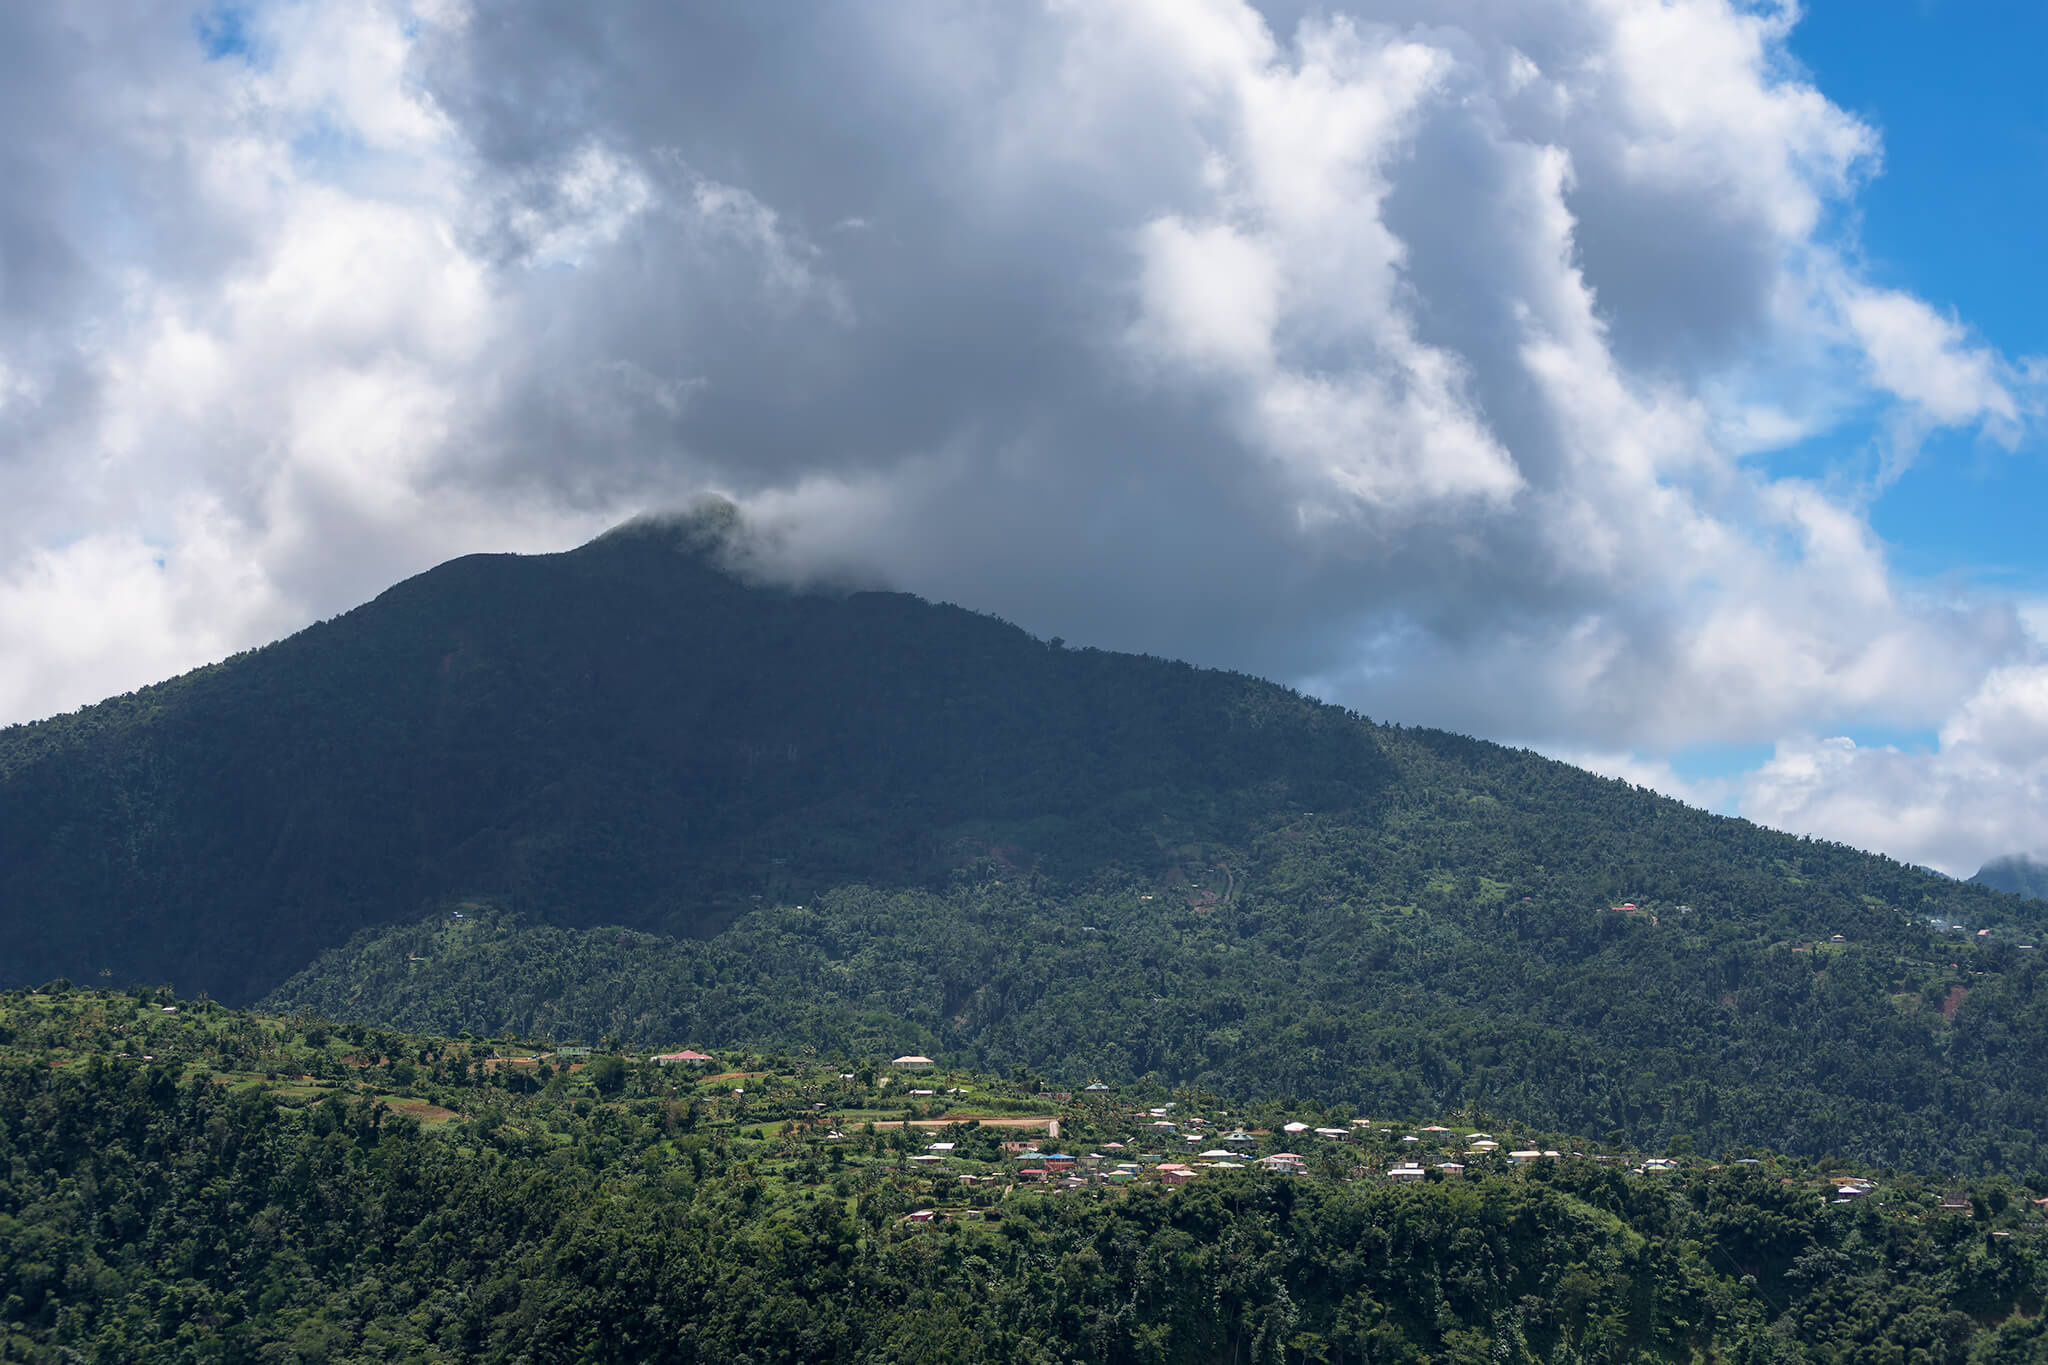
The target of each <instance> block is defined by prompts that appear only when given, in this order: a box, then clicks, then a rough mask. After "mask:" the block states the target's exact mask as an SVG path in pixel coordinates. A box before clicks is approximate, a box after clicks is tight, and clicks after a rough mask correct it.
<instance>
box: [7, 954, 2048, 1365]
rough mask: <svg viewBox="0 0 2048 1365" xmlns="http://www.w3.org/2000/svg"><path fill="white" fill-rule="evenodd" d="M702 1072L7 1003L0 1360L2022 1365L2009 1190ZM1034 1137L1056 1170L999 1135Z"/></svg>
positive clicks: (1523, 1132) (126, 1002)
mask: <svg viewBox="0 0 2048 1365" xmlns="http://www.w3.org/2000/svg"><path fill="white" fill-rule="evenodd" d="M708 1066H715V1067H718V1068H721V1069H720V1070H719V1071H716V1072H714V1073H711V1074H705V1070H703V1069H690V1068H687V1067H681V1068H679V1067H675V1066H662V1065H658V1064H656V1063H653V1062H651V1061H650V1060H648V1059H647V1057H646V1056H644V1055H643V1054H640V1053H623V1052H619V1051H612V1050H607V1049H604V1048H599V1049H596V1050H593V1051H589V1052H585V1051H583V1050H581V1049H578V1050H575V1051H573V1052H561V1051H540V1050H536V1049H535V1048H534V1045H533V1042H532V1040H521V1039H510V1038H505V1039H496V1040H486V1039H479V1038H476V1037H473V1036H471V1037H458V1038H446V1037H432V1036H425V1035H419V1034H410V1033H402V1032H398V1031H395V1030H390V1029H381V1028H366V1027H364V1026H360V1025H338V1026H336V1025H328V1024H323V1023H320V1022H318V1021H316V1020H313V1019H312V1018H310V1017H280V1016H265V1015H258V1014H250V1013H243V1012H237V1011H232V1010H228V1009H224V1008H222V1007H219V1006H216V1005H211V1004H208V1003H206V1002H203V1001H194V1000H181V999H174V998H173V997H171V996H169V995H168V994H167V993H159V992H147V991H143V990H140V989H138V990H133V991H128V992H113V991H91V990H83V989H78V988H73V987H71V986H69V985H68V983H61V982H59V983H52V984H51V985H49V986H48V987H46V988H45V989H43V990H41V991H38V992H27V991H16V992H12V993H10V994H7V995H5V996H4V997H0V1359H10V1360H53V1361H54V1360H89V1361H110V1362H111V1361H120V1362H129V1361H133V1362H156V1361H166V1362H168V1361H180V1362H182V1361H273V1360H286V1361H323V1362H336V1363H337V1365H338V1363H339V1362H356V1361H392V1360H408V1361H414V1360H417V1361H436V1360H439V1361H458V1360H462V1361H467V1360H502V1361H527V1362H549V1361H585V1360H636V1361H711V1360H718V1361H758V1362H766V1361H782V1360H818V1361H931V1362H950V1361H977V1360H987V1361H1034V1362H1036V1361H1043V1362H1052V1361H1068V1360H1097V1361H1117V1362H1121V1361H1133V1362H1136V1361H1165V1360H1174V1361H1203V1362H1207V1361H1214V1362H1224V1361H1240V1362H1269V1361H1270V1362H1294V1361H1320V1362H1365V1361H1370V1362H1375V1363H1378V1362H1416V1363H1417V1365H1421V1363H1422V1362H1458V1363H1459V1365H1491V1363H1498V1362H1506V1363H1508V1365H1517V1363H1519V1362H1533V1361H1575V1362H1576V1361H1584V1362H1602V1361H1701V1362H1704V1361H1707V1360H1715V1361H1733V1362H1746V1363H1750V1362H1791V1361H1809V1360H1823V1361H1843V1362H1848V1361H1858V1362H1860V1361H1892V1360H1898V1361H1905V1360H1913V1361H1927V1362H1937V1363H1940V1365H1994V1363H1996V1365H2008V1363H2011V1365H2018V1362H2026V1361H2038V1360H2039V1359H2041V1358H2042V1351H2043V1349H2044V1344H2048V1338H2044V1336H2043V1325H2044V1320H2043V1319H2042V1317H2041V1316H2040V1311H2041V1306H2042V1303H2043V1299H2044V1297H2048V1241H2044V1221H2043V1216H2042V1211H2041V1207H2040V1205H2039V1203H2038V1202H2037V1201H2039V1199H2040V1193H2039V1190H2040V1188H2041V1186H2039V1185H2038V1184H2037V1185H2031V1186H2030V1185H2027V1184H2024V1183H2013V1182H2011V1181H2009V1180H2007V1179H2005V1178H2003V1177H1993V1178H1988V1179H1977V1180H1953V1181H1951V1180H1943V1179H1939V1178H1929V1177H1926V1176H1921V1175H1912V1174H1902V1173H1899V1172H1878V1171H1866V1170H1862V1169H1859V1168H1857V1167H1855V1166H1854V1165H1853V1164H1850V1163H1843V1162H1840V1161H1833V1160H1830V1161H1823V1162H1817V1163H1816V1162H1807V1161H1801V1160H1795V1159H1787V1158H1783V1157H1778V1156H1773V1155H1771V1154H1769V1153H1767V1152H1758V1153H1756V1154H1754V1155H1752V1156H1750V1157H1748V1158H1745V1159H1744V1160H1742V1161H1735V1160H1729V1161H1727V1162H1725V1163H1712V1162H1707V1161H1705V1160H1703V1159H1701V1158H1700V1157H1698V1156H1696V1155H1691V1154H1686V1153H1683V1152H1682V1151H1681V1152H1680V1153H1679V1154H1678V1155H1677V1156H1675V1157H1674V1158H1673V1159H1672V1160H1671V1161H1670V1162H1669V1163H1668V1165H1669V1167H1670V1169H1669V1170H1668V1171H1666V1170H1664V1169H1663V1168H1664V1166H1665V1165H1666V1164H1667V1163H1664V1162H1658V1161H1647V1160H1645V1159H1644V1158H1643V1154H1641V1153H1638V1152H1634V1151H1631V1150H1628V1149H1626V1148H1614V1147H1607V1146H1598V1147H1594V1148H1589V1149H1578V1150H1571V1149H1563V1150H1558V1151H1555V1152H1554V1153H1552V1155H1551V1156H1550V1157H1549V1158H1544V1159H1534V1158H1536V1157H1537V1155H1538V1154H1537V1153H1536V1152H1535V1151H1533V1150H1532V1151H1531V1152H1529V1153H1528V1154H1527V1155H1528V1157H1529V1158H1531V1159H1529V1160H1525V1161H1523V1162H1521V1164H1516V1163H1515V1162H1513V1161H1511V1160H1509V1159H1506V1158H1505V1156H1504V1152H1505V1150H1506V1147H1505V1145H1503V1147H1502V1149H1501V1150H1500V1151H1490V1152H1485V1153H1478V1154H1473V1155H1465V1156H1463V1157H1462V1159H1461V1160H1459V1161H1457V1162H1435V1163H1434V1164H1432V1165H1431V1167H1430V1169H1429V1175H1428V1176H1427V1178H1424V1179H1418V1180H1414V1181H1401V1180H1396V1179H1394V1178H1391V1177H1390V1176H1389V1174H1388V1171H1389V1169H1390V1166H1391V1163H1393V1162H1394V1161H1395V1160H1396V1159H1397V1158H1396V1157H1395V1155H1394V1154H1395V1153H1397V1152H1404V1151H1407V1150H1410V1148H1409V1147H1406V1146H1403V1145H1401V1144H1412V1143H1414V1142H1416V1141H1417V1139H1416V1138H1415V1136H1414V1133H1413V1132H1407V1133H1402V1132H1401V1130H1402V1129H1403V1128H1404V1127H1408V1126H1409V1125H1412V1124H1414V1123H1416V1122H1419V1121H1420V1120H1421V1119H1422V1118H1424V1117H1426V1116H1425V1115H1420V1114H1416V1115H1393V1116H1389V1115H1386V1114H1384V1113H1382V1114H1380V1115H1379V1116H1378V1117H1376V1118H1374V1117H1372V1116H1367V1117H1366V1118H1361V1119H1358V1120H1357V1121H1356V1122H1349V1121H1348V1120H1347V1119H1345V1118H1339V1117H1337V1116H1338V1115H1343V1114H1346V1113H1347V1112H1348V1111H1347V1110H1345V1109H1344V1108H1342V1107H1339V1108H1336V1109H1332V1108H1330V1107H1328V1106H1318V1105H1301V1104H1298V1103H1294V1104H1290V1103H1287V1102H1283V1101H1277V1100H1270V1099H1269V1100H1263V1101H1256V1102H1253V1103H1251V1104H1248V1105H1242V1106H1239V1105H1234V1104H1233V1105H1228V1106H1226V1105H1225V1104H1224V1103H1223V1102H1221V1101H1220V1100H1218V1098H1217V1097H1215V1096H1209V1095H1204V1094H1202V1093H1200V1092H1198V1091H1191V1090H1187V1089H1182V1090H1180V1091H1177V1092H1173V1093H1172V1094H1171V1095H1169V1093H1168V1092H1165V1091H1155V1090H1148V1089H1144V1088H1138V1089H1133V1090H1129V1091H1124V1092H1059V1093H1047V1092H1043V1091H1040V1090H1039V1089H1038V1082H1037V1081H1035V1080H1034V1079H1032V1078H1029V1077H1007V1078H1003V1077H990V1076H983V1075H979V1074H976V1073H972V1072H968V1071H963V1070H954V1069H941V1070H940V1071H937V1072H918V1073H916V1074H915V1075H914V1076H912V1075H902V1076H899V1075H895V1074H891V1071H892V1069H891V1067H890V1066H889V1065H888V1064H887V1061H886V1060H885V1059H880V1058H877V1057H874V1056H864V1057H846V1058H837V1059H831V1058H825V1057H822V1056H811V1055H806V1054H804V1053H803V1051H802V1050H801V1049H799V1050H796V1051H792V1052H785V1053H733V1054H724V1055H721V1056H720V1057H719V1058H717V1059H716V1060H714V1061H712V1062H710V1063H709V1064H708ZM919 1091H924V1092H928V1093H927V1094H926V1095H925V1096H924V1097H923V1098H919V1097H918V1095H917V1093H916V1092H919ZM1168 1113H1170V1114H1172V1115H1174V1120H1171V1121H1170V1120H1164V1119H1156V1118H1152V1117H1150V1116H1151V1115H1154V1114H1168ZM1294 1113H1303V1114H1306V1115H1307V1116H1308V1117H1309V1118H1312V1119H1318V1120H1332V1121H1335V1122H1337V1123H1339V1124H1344V1125H1347V1126H1348V1129H1349V1131H1348V1133H1347V1134H1346V1135H1344V1136H1343V1137H1342V1138H1340V1139H1339V1140H1318V1145H1317V1146H1314V1147H1312V1148H1307V1149H1305V1150H1306V1151H1307V1153H1308V1160H1307V1161H1306V1162H1305V1163H1304V1166H1303V1169H1302V1170H1301V1172H1300V1173H1298V1174H1280V1173H1275V1172H1272V1171H1268V1170H1265V1169H1262V1168H1260V1167H1259V1166H1258V1165H1257V1164H1255V1162H1253V1161H1252V1160H1250V1159H1249V1157H1248V1158H1247V1159H1246V1160H1245V1161H1243V1162H1221V1161H1219V1162H1215V1163H1211V1164H1205V1165H1201V1166H1192V1167H1191V1166H1188V1165H1187V1164H1186V1163H1181V1164H1180V1169H1181V1170H1182V1171H1184V1172H1186V1173H1187V1174H1186V1175H1184V1176H1182V1177H1180V1179H1183V1180H1184V1181H1185V1183H1180V1184H1175V1183H1173V1179H1174V1178H1173V1177H1169V1176H1168V1174H1167V1172H1168V1171H1169V1170H1171V1169H1173V1167H1174V1165H1175V1163H1173V1162H1169V1161H1166V1160H1164V1159H1163V1157H1162V1155H1161V1154H1160V1153H1156V1152H1150V1151H1146V1150H1144V1149H1145V1148H1147V1147H1148V1146H1156V1145H1158V1144H1160V1143H1162V1142H1172V1141H1174V1140H1175V1139H1176V1138H1177V1137H1179V1134H1178V1133H1172V1132H1168V1133H1162V1132H1161V1129H1162V1128H1167V1127H1171V1128H1174V1129H1185V1130H1186V1131H1187V1132H1188V1133H1189V1134H1190V1135H1193V1134H1196V1133H1203V1132H1221V1131H1222V1129H1223V1128H1224V1127H1225V1126H1226V1125H1232V1126H1237V1125H1242V1126H1243V1127H1244V1128H1249V1129H1254V1130H1257V1133H1256V1137H1254V1135H1253V1133H1251V1132H1244V1131H1240V1132H1239V1133H1237V1134H1233V1135H1231V1136H1232V1137H1234V1138H1237V1139H1239V1140H1243V1139H1252V1140H1255V1141H1256V1142H1257V1144H1258V1146H1257V1147H1256V1148H1254V1149H1251V1150H1255V1151H1266V1150H1271V1149H1273V1148H1275V1147H1276V1146H1278V1145H1279V1144H1280V1143H1281V1142H1283V1141H1287V1140H1288V1139H1290V1138H1292V1136H1293V1135H1292V1134H1284V1133H1282V1132H1280V1131H1279V1130H1280V1128H1281V1126H1282V1124H1281V1120H1282V1119H1283V1117H1284V1116H1286V1115H1288V1114H1294ZM1012 1115H1028V1116H1029V1117H1015V1118H1013V1117H1010V1116H1012ZM1205 1116H1206V1117H1205ZM1354 1117H1355V1116H1354ZM1390 1117H1391V1118H1393V1119H1395V1120H1398V1121H1394V1122H1390V1121H1389V1118H1390ZM1466 1117H1467V1118H1470V1117H1471V1116H1469V1115H1468V1116H1466ZM1045 1119H1057V1120H1059V1121H1060V1122H1061V1123H1062V1124H1063V1129H1062V1131H1061V1133H1060V1134H1059V1136H1058V1139H1057V1142H1058V1143H1059V1144H1060V1145H1062V1146H1064V1147H1065V1149H1066V1151H1065V1153H1059V1154H1057V1155H1053V1154H1052V1153H1053V1151H1054V1149H1053V1142H1054V1139H1053V1138H1051V1136H1050V1135H1047V1136H1046V1137H1044V1138H1041V1139H1038V1140H1037V1141H1036V1142H1031V1141H1025V1140H1024V1138H1025V1136H1026V1135H1027V1134H1034V1133H1036V1132H1039V1131H1042V1128H1036V1127H1033V1125H1040V1124H1042V1122H1043V1120H1045ZM905 1120H909V1121H910V1122H909V1123H906V1122H905ZM1487 1122H1489V1123H1491V1124H1493V1125H1494V1126H1495V1127H1496V1128H1498V1130H1499V1131H1498V1136H1499V1137H1501V1138H1503V1139H1505V1140H1506V1141H1507V1142H1509V1143H1512V1142H1516V1141H1521V1142H1525V1143H1528V1144H1531V1146H1532V1148H1533V1147H1534V1146H1536V1145H1539V1144H1543V1143H1546V1142H1551V1141H1556V1142H1566V1143H1568V1142H1569V1139H1566V1138H1564V1137H1562V1136H1561V1135H1546V1134H1544V1133H1542V1132H1541V1130H1540V1129H1538V1128H1530V1127H1522V1126H1520V1125H1516V1124H1511V1123H1509V1122H1506V1121H1494V1120H1487ZM1005 1124H1014V1125H1017V1126H1014V1127H1006V1126H1003V1125H1005ZM913 1125H918V1126H913ZM1423 1131H1424V1132H1429V1131H1431V1129H1430V1128H1429V1127H1425V1128H1424V1129H1423ZM1396 1134H1400V1136H1396ZM1474 1136H1475V1137H1476V1136H1479V1135H1474ZM1213 1140H1216V1139H1214V1138H1211V1137H1206V1136H1205V1137H1191V1140H1190V1141H1189V1143H1188V1145H1190V1146H1192V1145H1194V1144H1195V1143H1197V1142H1204V1141H1213ZM1224 1140H1229V1139H1224ZM1448 1140H1449V1141H1450V1142H1452V1144H1453V1148H1455V1146H1461V1145H1462V1144H1463V1143H1464V1141H1465V1138H1464V1137H1462V1136H1459V1135H1457V1134H1455V1133H1454V1134H1451V1135H1449V1138H1448ZM1005 1141H1007V1142H1009V1143H1010V1145H1011V1147H1013V1148H1017V1147H1023V1148H1031V1147H1036V1146H1041V1145H1042V1146H1043V1147H1044V1151H1045V1154H1041V1153H1040V1152H1038V1151H1029V1150H1027V1151H1023V1152H1014V1151H1007V1150H1005V1149H1004V1147H1003V1145H1002V1144H1003V1143H1004V1142H1005ZM934 1143H939V1144H946V1143H950V1144H951V1145H950V1147H948V1148H946V1149H945V1155H943V1156H939V1155H934V1154H933V1151H932V1144H934ZM1100 1148H1109V1149H1111V1155H1115V1156H1121V1154H1122V1153H1124V1152H1129V1153H1130V1154H1131V1159H1130V1160H1129V1161H1117V1162H1115V1163H1113V1164H1112V1163H1110V1162H1109V1161H1108V1160H1107V1159H1106V1158H1105V1157H1104V1154H1103V1153H1102V1152H1101V1151H1099V1150H1097V1149H1100ZM1450 1150H1452V1149H1442V1148H1440V1149H1439V1154H1441V1153H1444V1152H1448V1151H1450ZM1068 1154H1073V1155H1068ZM921 1158H923V1159H925V1160H924V1161H921ZM1097 1160H1100V1161H1101V1162H1102V1164H1101V1166H1100V1167H1098V1168H1096V1169H1095V1170H1094V1173H1093V1174H1088V1175H1085V1176H1084V1175H1082V1174H1076V1175H1073V1176H1069V1177H1067V1178H1066V1179H1065V1180H1062V1181H1060V1182H1058V1183H1057V1184H1052V1183H1040V1184H1033V1183H1030V1176H1029V1174H1028V1172H1027V1171H1025V1170H1020V1169H1019V1164H1020V1162H1025V1161H1028V1162H1030V1163H1031V1164H1032V1166H1033V1167H1036V1166H1039V1165H1057V1164H1059V1163H1060V1162H1061V1161H1073V1162H1076V1163H1078V1164H1077V1165H1076V1170H1077V1171H1083V1170H1087V1169H1088V1168H1089V1163H1091V1162H1092V1161H1097ZM1448 1165H1457V1166H1459V1167H1462V1169H1458V1170H1455V1171H1451V1170H1446V1169H1440V1167H1442V1166H1448ZM1125 1171H1129V1172H1131V1174H1130V1175H1129V1176H1128V1178H1125V1177H1124V1172H1125Z"/></svg>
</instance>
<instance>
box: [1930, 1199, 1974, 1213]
mask: <svg viewBox="0 0 2048 1365" xmlns="http://www.w3.org/2000/svg"><path fill="white" fill-rule="evenodd" d="M1935 1207H1936V1208H1939V1209H1941V1210H1943V1211H1944V1212H1947V1213H1968V1212H1969V1211H1970V1201H1969V1200H1967V1199H1958V1198H1956V1197H1954V1196H1953V1195H1951V1196H1950V1197H1949V1198H1947V1199H1944V1200H1942V1201H1941V1203H1939V1204H1937V1205H1936V1206H1935Z"/></svg>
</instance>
